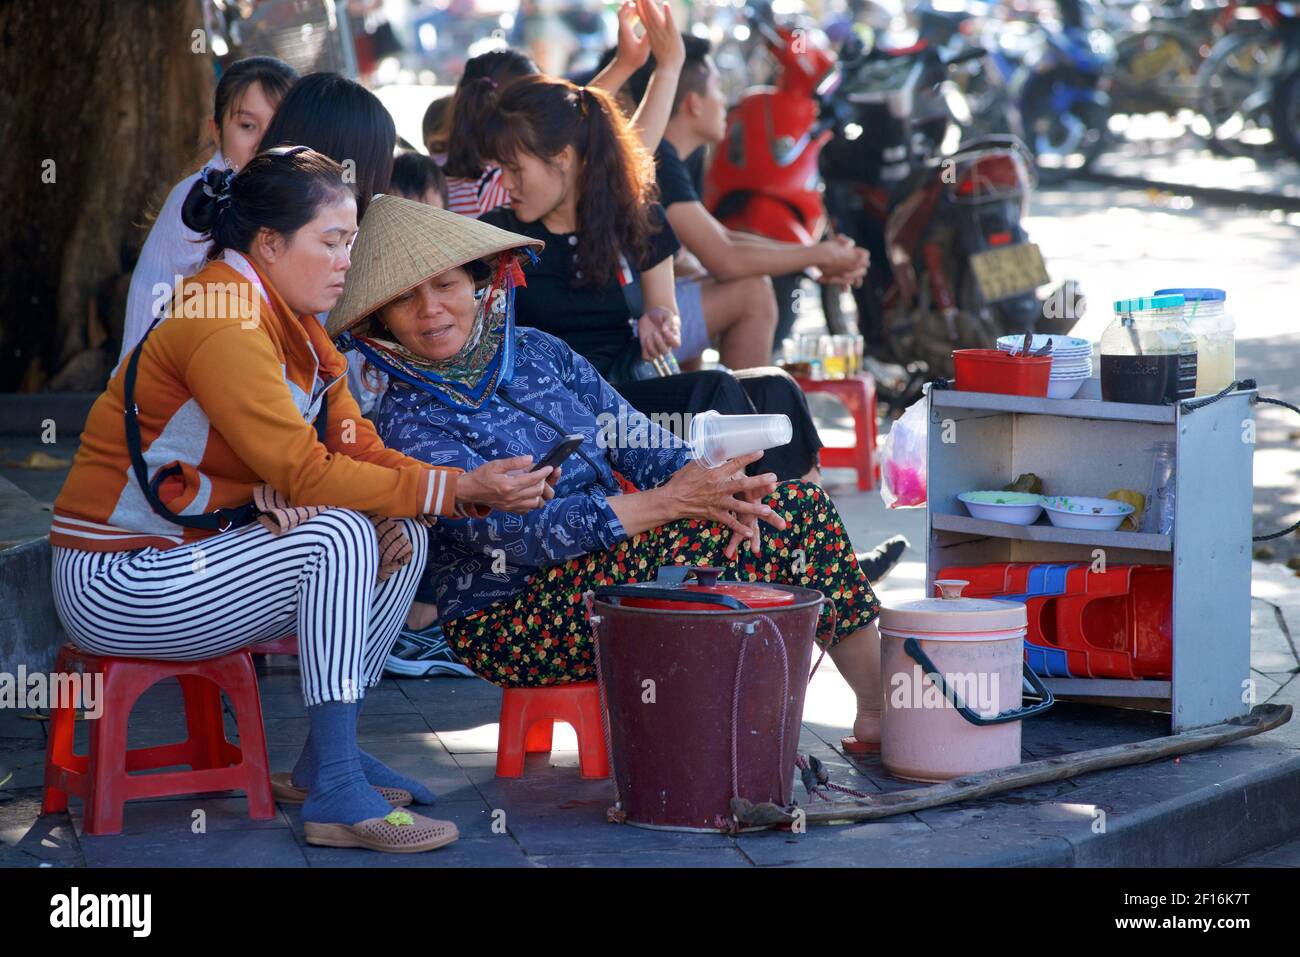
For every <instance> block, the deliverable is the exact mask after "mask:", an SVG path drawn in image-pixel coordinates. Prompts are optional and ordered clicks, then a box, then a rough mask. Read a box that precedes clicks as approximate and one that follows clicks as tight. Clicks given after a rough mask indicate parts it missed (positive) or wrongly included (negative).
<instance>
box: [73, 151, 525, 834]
mask: <svg viewBox="0 0 1300 957" xmlns="http://www.w3.org/2000/svg"><path fill="white" fill-rule="evenodd" d="M356 208H357V206H356V197H355V195H354V194H353V192H352V188H351V187H350V186H348V185H347V178H346V177H345V176H344V171H343V168H342V167H341V166H339V165H338V164H337V163H335V162H334V161H333V160H330V159H329V158H327V157H325V156H322V155H321V154H319V153H316V152H314V151H312V150H309V149H307V148H306V147H292V148H277V149H274V150H269V151H266V152H263V153H261V154H259V155H257V156H256V157H254V158H253V160H252V161H250V162H249V163H248V164H247V166H245V167H244V168H243V169H242V170H241V171H240V172H239V173H238V174H234V173H232V172H230V171H216V170H212V171H208V173H207V174H206V175H205V177H204V178H202V179H200V180H199V181H198V182H197V183H196V184H195V186H194V189H193V190H192V191H191V193H190V195H189V196H188V197H187V199H186V202H185V206H184V210H183V214H182V215H183V217H184V218H185V220H186V225H188V226H190V227H191V228H193V229H195V230H196V231H197V232H199V233H201V234H204V235H207V236H209V237H210V238H211V240H212V247H211V250H210V251H209V254H208V263H207V265H206V266H205V267H204V268H203V269H202V270H201V271H200V272H199V273H198V274H197V275H195V276H193V277H191V278H189V279H187V280H185V281H184V283H183V284H182V287H181V288H180V289H177V290H174V291H173V292H170V293H168V294H167V295H166V296H161V297H159V298H160V302H159V303H158V305H159V311H160V312H161V311H169V312H170V315H169V316H168V318H167V319H166V321H163V322H157V321H155V325H154V327H153V328H152V329H151V330H150V332H148V333H147V334H146V336H145V339H144V340H143V341H142V342H141V343H140V345H139V346H137V347H136V348H135V349H134V350H133V351H132V353H131V354H130V355H129V356H128V357H127V358H126V359H125V360H124V361H123V362H122V364H121V365H120V366H119V367H118V369H117V370H115V372H114V374H113V377H112V380H111V381H110V383H109V386H108V388H107V390H106V391H105V392H104V394H103V395H101V396H100V397H99V399H98V400H97V401H96V402H95V405H94V407H93V408H92V409H91V412H90V416H89V418H88V420H87V422H86V427H85V430H84V432H83V433H82V439H81V447H80V449H79V450H78V452H77V456H76V459H75V461H74V462H73V466H72V471H71V474H70V475H69V476H68V480H67V482H66V484H65V485H64V487H63V490H62V492H61V493H60V494H59V497H58V500H57V501H56V502H55V507H54V523H53V527H52V530H51V533H50V541H51V544H52V545H53V546H54V571H53V586H54V596H55V602H56V606H57V608H58V612H59V617H60V619H61V620H62V622H63V625H64V628H65V629H66V631H67V632H68V634H69V636H70V637H71V638H72V640H73V641H75V642H76V643H77V644H78V645H80V646H82V647H84V648H86V649H87V650H90V651H92V652H95V653H99V654H105V655H121V656H135V657H149V658H171V659H186V660H188V659H201V658H209V657H215V656H218V655H222V654H225V653H227V652H230V651H232V650H234V649H237V648H240V647H243V646H245V645H248V644H250V643H253V642H258V641H264V640H269V639H273V638H276V637H281V636H285V635H291V634H297V635H298V638H299V648H300V661H301V670H302V686H303V695H304V699H305V702H306V705H307V714H308V716H309V718H310V719H311V734H310V736H309V738H308V740H307V744H306V747H305V748H304V750H303V754H302V757H301V759H300V760H299V762H298V766H297V767H296V768H295V769H294V772H293V775H292V777H291V778H290V779H288V780H284V779H283V778H285V777H288V776H281V778H282V779H281V780H279V781H277V782H276V783H277V796H278V797H280V798H281V800H298V801H305V804H304V806H303V820H304V822H305V831H306V837H307V840H308V841H309V842H313V843H321V844H328V845H331V846H364V847H372V848H375V849H378V850H393V849H401V850H403V851H410V850H424V849H431V848H433V847H438V846H442V845H443V844H446V843H450V842H451V841H453V840H455V839H456V836H457V834H456V828H455V826H454V825H453V824H450V823H448V822H440V821H432V820H430V819H428V818H424V817H421V816H419V815H412V814H409V813H406V812H403V814H402V815H399V816H397V817H394V816H393V807H392V804H391V803H390V801H391V802H394V803H397V804H409V803H411V802H412V801H421V802H424V803H427V802H430V801H432V800H433V797H434V796H433V795H432V794H431V793H430V792H429V791H428V789H427V788H424V787H422V786H421V785H420V784H418V783H417V782H415V781H412V780H410V779H407V778H405V777H404V776H402V775H399V774H397V773H396V772H393V771H392V770H390V769H389V768H387V767H385V766H384V765H383V764H381V763H380V762H379V761H377V760H375V759H374V758H371V757H370V756H369V755H366V754H365V753H364V752H362V751H361V750H360V749H359V748H358V747H357V743H356V721H357V717H358V714H359V712H360V707H361V699H362V698H363V696H364V694H365V691H366V689H367V688H368V687H371V686H373V685H374V684H376V683H377V682H378V680H379V677H380V674H381V672H382V668H383V664H384V660H385V658H386V657H387V655H388V651H389V648H390V647H391V645H392V643H393V641H394V639H395V638H396V636H397V633H398V630H399V629H400V627H401V625H402V623H403V621H404V620H405V617H406V615H407V612H408V609H409V607H410V604H411V599H412V596H413V594H414V591H415V588H416V585H417V583H418V581H419V579H420V575H421V572H422V571H423V569H424V563H425V558H426V553H427V538H428V537H427V535H426V534H425V532H424V528H423V524H424V523H428V522H431V521H434V520H436V518H437V517H438V516H444V517H445V516H457V515H466V514H486V513H487V511H488V510H490V509H491V508H498V509H503V510H507V511H516V512H524V511H528V510H530V509H532V508H535V507H537V506H539V505H540V504H542V502H543V501H544V500H545V499H546V498H548V497H549V496H550V489H549V485H548V483H547V477H548V475H549V470H548V469H547V470H539V471H537V472H531V473H529V472H526V471H523V470H524V469H526V468H527V466H528V465H530V464H531V459H529V458H526V457H524V458H518V459H509V460H500V461H496V462H489V463H487V464H485V465H484V466H482V467H480V468H477V469H475V470H473V471H471V472H463V471H461V470H459V469H449V468H434V467H430V466H428V465H426V464H424V463H422V462H419V461H417V460H415V459H411V458H408V457H407V456H405V455H402V454H401V453H399V452H396V451H392V450H390V449H386V448H384V446H383V443H382V442H381V441H380V440H379V437H378V436H377V435H376V433H375V431H374V428H373V427H372V426H371V425H370V423H369V422H368V421H367V420H366V419H364V418H363V417H362V416H361V413H360V410H359V409H358V408H357V404H356V402H355V400H354V399H353V397H352V396H351V394H350V393H349V392H348V387H347V382H346V379H345V378H344V376H345V373H346V370H347V361H346V360H345V359H344V358H343V357H342V356H341V355H340V354H339V353H338V352H337V351H336V350H335V349H334V347H333V345H332V344H331V342H330V339H329V337H328V336H327V335H326V334H325V331H324V329H323V328H322V327H321V325H320V323H319V322H318V320H317V319H316V318H315V314H317V313H321V312H326V311H328V310H329V309H330V308H331V307H332V306H333V305H334V303H335V301H336V300H337V299H338V297H339V295H340V294H341V293H342V290H343V280H344V276H345V274H346V272H347V270H348V267H349V265H350V247H351V243H352V240H353V237H354V236H355V235H356V228H357V224H356ZM525 242H527V240H525V239H523V237H520V238H519V244H523V243H525ZM503 248H505V247H503ZM168 307H170V309H169V310H168ZM512 473H517V474H512ZM269 502H274V503H276V504H278V505H286V506H295V507H303V508H296V509H280V510H278V511H277V516H278V517H279V518H281V519H284V518H285V517H289V518H290V522H289V524H291V525H292V526H293V527H291V528H290V529H289V530H287V531H286V530H283V527H282V526H281V527H277V526H276V525H275V523H272V522H269V521H266V522H265V523H264V522H262V521H257V519H258V517H259V515H258V513H259V511H260V510H259V507H258V506H259V503H269ZM263 518H264V519H265V516H263ZM293 519H296V520H297V521H296V524H295V523H294V521H293ZM376 523H379V531H378V532H377V531H376ZM381 548H382V549H384V551H385V553H386V557H387V558H388V559H395V560H390V561H384V562H381V554H380V553H381ZM403 559H405V564H404V565H401V564H400V562H401V561H402V560H403ZM381 567H382V568H383V569H384V570H385V571H387V572H389V573H390V574H388V576H387V577H386V578H385V580H383V581H378V580H377V579H378V578H379V576H380V571H381ZM394 567H396V570H395V571H393V568H394Z"/></svg>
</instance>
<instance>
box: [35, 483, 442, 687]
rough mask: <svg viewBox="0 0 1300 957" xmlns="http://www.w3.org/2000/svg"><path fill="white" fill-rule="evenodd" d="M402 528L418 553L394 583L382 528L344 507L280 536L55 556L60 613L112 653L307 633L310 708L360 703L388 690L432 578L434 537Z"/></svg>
mask: <svg viewBox="0 0 1300 957" xmlns="http://www.w3.org/2000/svg"><path fill="white" fill-rule="evenodd" d="M400 521H401V523H402V526H403V529H404V530H405V532H406V534H407V537H408V538H409V539H410V540H411V545H412V547H413V548H414V554H413V555H412V556H411V561H410V562H409V563H408V564H406V565H404V566H402V567H401V568H399V569H398V570H397V571H396V572H395V573H394V574H393V575H392V576H391V577H390V578H388V579H387V580H386V581H383V582H379V581H377V574H378V570H379V545H378V541H377V539H376V536H375V527H374V525H373V523H372V522H371V521H370V519H369V518H367V517H366V516H364V515H362V514H361V513H359V512H354V511H352V510H350V509H343V508H333V509H330V510H328V511H326V512H322V513H321V514H320V515H317V516H316V517H314V518H312V519H309V520H308V521H306V522H303V523H302V524H301V525H299V526H297V527H296V528H293V529H291V530H289V531H286V532H283V533H282V534H280V535H272V534H271V533H270V532H268V531H267V530H266V529H265V528H263V527H262V525H261V524H259V523H257V522H254V523H252V524H251V525H247V526H244V527H243V528H239V529H232V530H231V531H228V532H222V533H220V534H218V535H214V536H212V537H211V538H206V539H203V540H202V541H201V542H196V543H194V544H192V545H181V546H178V547H176V548H171V549H167V550H161V549H157V548H144V549H137V550H135V551H128V552H88V551H82V550H80V549H72V548H55V549H54V563H53V564H54V569H53V585H54V602H55V607H56V608H57V610H58V613H59V618H60V620H61V621H62V622H63V627H64V629H65V630H66V631H67V633H68V637H70V638H71V639H72V640H73V641H74V642H75V643H76V644H77V645H78V646H79V647H81V648H84V649H85V650H87V651H90V652H93V653H96V654H102V655H113V656H121V657H133V658H164V659H173V660H181V661H192V660H197V659H202V658H214V657H217V656H219V655H223V654H226V653H227V652H230V651H234V650H235V649H237V648H242V647H243V646H245V645H248V644H253V643H255V642H259V641H269V640H271V639H274V638H283V637H285V636H286V635H292V634H297V635H298V656H299V666H300V668H301V671H302V692H303V698H304V700H305V701H306V703H307V704H308V705H316V704H320V703H322V702H325V701H355V700H357V699H358V698H360V697H362V696H363V695H364V693H365V689H366V688H370V687H373V686H374V685H376V684H378V682H379V679H380V677H381V675H382V674H383V670H384V660H385V659H386V658H387V657H388V653H389V650H390V649H391V648H392V646H393V642H394V641H395V640H396V639H397V635H398V632H399V631H400V630H401V627H402V625H403V624H404V622H405V620H406V616H407V613H408V612H409V611H410V607H411V600H412V598H413V597H414V595H415V589H416V586H417V585H418V584H419V581H420V575H421V574H422V572H423V571H424V563H425V559H426V557H427V555H428V547H429V544H428V543H429V538H428V530H427V529H425V528H423V527H422V526H420V525H419V524H418V523H416V522H414V521H412V520H409V519H402V520H400Z"/></svg>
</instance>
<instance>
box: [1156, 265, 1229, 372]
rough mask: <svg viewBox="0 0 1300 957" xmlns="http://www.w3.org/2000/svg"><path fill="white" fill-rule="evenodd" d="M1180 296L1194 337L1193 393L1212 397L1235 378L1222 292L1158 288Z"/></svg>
mask: <svg viewBox="0 0 1300 957" xmlns="http://www.w3.org/2000/svg"><path fill="white" fill-rule="evenodd" d="M1156 295H1157V296H1164V295H1180V296H1182V297H1183V303H1184V305H1183V318H1184V319H1185V320H1186V321H1187V325H1188V326H1190V327H1191V330H1192V335H1194V336H1196V394H1197V395H1213V394H1214V393H1216V392H1218V391H1219V390H1221V389H1223V388H1225V387H1226V386H1228V385H1229V384H1230V383H1232V382H1234V381H1236V379H1237V343H1236V338H1235V327H1234V324H1233V321H1232V316H1230V315H1228V311H1227V299H1228V294H1227V293H1226V292H1224V291H1223V290H1222V289H1158V290H1156Z"/></svg>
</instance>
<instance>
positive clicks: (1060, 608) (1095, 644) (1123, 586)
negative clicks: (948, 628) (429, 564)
mask: <svg viewBox="0 0 1300 957" xmlns="http://www.w3.org/2000/svg"><path fill="white" fill-rule="evenodd" d="M1029 567H1030V566H1029V564H1027V563H1023V562H993V563H990V564H987V565H964V566H963V565H958V566H950V567H948V568H944V569H941V570H940V571H939V577H941V578H962V579H968V580H970V581H971V583H972V587H971V588H969V589H968V592H969V593H970V594H971V595H972V596H975V597H981V598H992V597H996V596H998V595H1018V594H1023V593H1024V590H1025V588H1026V586H1027V577H1028V569H1029ZM1025 606H1026V613H1027V617H1028V627H1027V631H1026V635H1025V641H1026V643H1027V644H1031V645H1038V646H1040V647H1047V648H1057V649H1060V650H1061V651H1064V652H1065V653H1066V656H1067V658H1068V660H1069V668H1070V671H1071V673H1072V674H1075V675H1078V676H1080V677H1089V678H1168V677H1169V676H1170V675H1171V674H1172V672H1173V570H1172V569H1171V568H1170V567H1169V566H1168V565H1111V566H1109V567H1108V568H1107V569H1106V571H1104V572H1095V571H1093V570H1092V569H1091V568H1090V567H1089V566H1088V565H1085V564H1079V565H1077V566H1076V567H1074V568H1071V569H1070V571H1069V572H1068V573H1067V578H1066V592H1065V594H1063V595H1051V596H1044V597H1040V598H1029V599H1028V600H1027V601H1026V602H1025Z"/></svg>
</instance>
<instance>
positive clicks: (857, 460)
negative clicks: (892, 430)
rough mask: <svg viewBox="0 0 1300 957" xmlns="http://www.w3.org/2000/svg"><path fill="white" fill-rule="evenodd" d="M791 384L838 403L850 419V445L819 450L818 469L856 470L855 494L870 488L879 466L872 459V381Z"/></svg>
mask: <svg viewBox="0 0 1300 957" xmlns="http://www.w3.org/2000/svg"><path fill="white" fill-rule="evenodd" d="M795 381H796V382H798V383H799V388H801V389H803V391H804V392H805V393H808V394H810V393H813V392H825V393H828V394H830V395H832V396H834V397H835V398H837V399H839V400H840V401H841V402H843V403H844V406H845V408H847V409H848V410H849V414H850V415H852V416H853V432H854V436H855V439H854V443H853V444H852V445H849V446H832V445H828V446H826V447H825V448H823V449H822V451H821V464H822V467H823V468H830V469H836V468H849V469H857V472H858V491H860V492H866V491H869V490H870V489H872V488H874V487H875V484H876V482H879V481H880V463H879V461H877V459H876V380H875V379H874V378H873V377H872V376H871V375H870V374H868V373H866V372H860V373H858V374H857V375H856V376H854V377H853V378H851V379H800V378H796V379H795Z"/></svg>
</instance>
